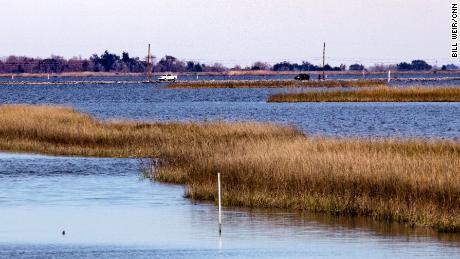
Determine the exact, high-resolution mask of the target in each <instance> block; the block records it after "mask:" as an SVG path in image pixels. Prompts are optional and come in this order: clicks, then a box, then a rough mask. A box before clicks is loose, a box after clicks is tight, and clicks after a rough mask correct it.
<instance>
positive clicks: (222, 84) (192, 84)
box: [168, 80, 385, 88]
mask: <svg viewBox="0 0 460 259" xmlns="http://www.w3.org/2000/svg"><path fill="white" fill-rule="evenodd" d="M376 86H385V83H384V81H382V80H335V81H297V80H215V81H214V80H213V81H210V80H207V81H183V82H176V83H172V84H169V85H168V88H299V87H376Z"/></svg>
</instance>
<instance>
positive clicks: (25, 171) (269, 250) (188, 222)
mask: <svg viewBox="0 0 460 259" xmlns="http://www.w3.org/2000/svg"><path fill="white" fill-rule="evenodd" d="M140 167H141V163H140V161H138V160H129V159H100V158H78V157H76V158H69V157H49V156H40V155H29V154H21V155H20V154H8V153H0V212H1V213H0V222H1V223H0V257H24V258H28V257H32V258H44V257H45V258H46V257H48V258H50V257H53V258H88V257H91V258H101V257H102V258H126V257H128V256H129V257H132V258H165V257H166V258H169V257H171V258H177V257H185V258H215V257H238V258H241V257H243V258H244V257H261V258H264V257H267V258H279V257H290V258H298V257H311V258H319V257H326V258H329V257H338V258H369V257H372V258H416V257H434V258H455V257H458V256H459V255H460V237H459V236H455V235H439V234H434V233H432V232H430V231H428V230H411V229H408V228H405V227H403V226H401V225H397V224H394V225H390V224H384V223H378V222H372V221H370V220H366V219H339V218H333V217H331V218H329V217H324V216H317V215H316V216H315V215H298V214H296V213H286V212H282V211H268V210H252V211H251V210H244V209H234V208H225V209H224V227H223V235H222V237H219V236H218V234H217V224H216V222H217V210H216V207H215V206H214V205H213V204H193V203H191V202H190V201H189V200H187V199H185V198H183V193H184V190H183V187H181V186H176V185H164V184H158V183H153V182H151V181H148V180H145V179H143V178H142V177H141V176H140V174H139V170H140ZM63 230H65V231H66V235H65V236H63V235H62V234H61V232H62V231H63Z"/></svg>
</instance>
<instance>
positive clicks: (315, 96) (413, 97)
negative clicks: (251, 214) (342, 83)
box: [268, 87, 460, 102]
mask: <svg viewBox="0 0 460 259" xmlns="http://www.w3.org/2000/svg"><path fill="white" fill-rule="evenodd" d="M268 101H269V102H459V101H460V88H458V87H446V88H444V87H410V88H390V87H379V88H373V89H360V90H357V91H333V92H304V93H282V94H274V95H272V96H270V97H269V98H268Z"/></svg>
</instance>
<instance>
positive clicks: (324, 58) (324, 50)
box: [323, 42, 326, 80]
mask: <svg viewBox="0 0 460 259" xmlns="http://www.w3.org/2000/svg"><path fill="white" fill-rule="evenodd" d="M325 63H326V42H324V44H323V80H324V79H325V77H324V66H325Z"/></svg>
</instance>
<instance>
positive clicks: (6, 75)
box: [0, 70, 460, 78]
mask: <svg viewBox="0 0 460 259" xmlns="http://www.w3.org/2000/svg"><path fill="white" fill-rule="evenodd" d="M164 73H167V72H154V73H153V75H154V76H159V75H162V74H164ZM300 73H307V74H311V75H320V74H322V71H271V70H242V71H233V70H230V71H224V72H174V73H173V74H177V75H179V76H196V75H198V76H244V75H247V76H273V75H292V76H294V75H297V74H300ZM459 73H460V70H448V71H442V70H435V71H392V72H391V74H392V75H408V74H414V75H432V74H436V75H452V74H459ZM325 74H326V75H356V76H362V74H363V73H362V71H326V72H325ZM48 75H49V76H50V77H53V78H63V77H145V75H146V74H145V73H130V72H62V73H0V77H3V78H11V76H14V77H15V78H26V77H30V78H47V77H48ZM365 75H382V78H386V75H387V71H383V72H365Z"/></svg>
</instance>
